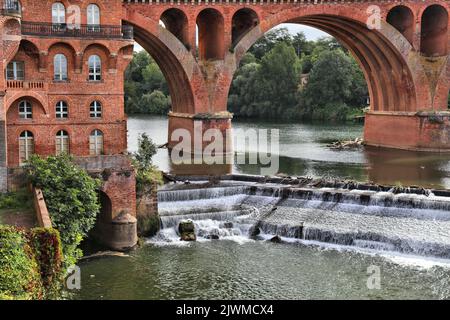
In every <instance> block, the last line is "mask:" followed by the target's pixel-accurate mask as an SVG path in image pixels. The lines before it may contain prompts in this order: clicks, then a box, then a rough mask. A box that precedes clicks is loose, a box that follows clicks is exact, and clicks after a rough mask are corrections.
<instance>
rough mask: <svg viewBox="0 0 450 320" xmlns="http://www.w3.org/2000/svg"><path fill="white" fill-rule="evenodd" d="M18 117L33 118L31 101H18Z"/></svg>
mask: <svg viewBox="0 0 450 320" xmlns="http://www.w3.org/2000/svg"><path fill="white" fill-rule="evenodd" d="M19 118H20V119H32V118H33V107H32V106H31V102H30V101H27V100H24V101H21V102H20V103H19Z"/></svg>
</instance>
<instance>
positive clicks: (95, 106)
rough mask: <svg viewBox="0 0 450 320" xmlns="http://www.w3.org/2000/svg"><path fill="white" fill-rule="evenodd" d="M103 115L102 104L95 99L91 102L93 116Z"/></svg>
mask: <svg viewBox="0 0 450 320" xmlns="http://www.w3.org/2000/svg"><path fill="white" fill-rule="evenodd" d="M101 117H102V104H101V103H100V102H98V101H93V102H92V103H91V118H101Z"/></svg>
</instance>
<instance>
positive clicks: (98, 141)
mask: <svg viewBox="0 0 450 320" xmlns="http://www.w3.org/2000/svg"><path fill="white" fill-rule="evenodd" d="M2 7H3V9H2V16H1V19H2V20H3V21H2V24H3V30H2V31H3V32H2V33H3V38H2V40H3V46H2V49H1V50H2V52H0V55H1V56H3V59H2V60H3V61H9V62H8V64H7V65H6V66H3V70H5V75H4V77H3V79H2V80H0V92H1V95H2V96H3V97H1V98H2V99H1V100H3V101H2V102H1V104H2V105H1V107H0V121H1V133H0V139H1V143H0V147H1V150H0V154H1V156H0V161H2V162H3V163H1V164H0V167H8V168H11V167H17V166H20V165H21V164H22V163H24V161H26V160H27V159H28V158H29V157H30V155H31V154H33V153H38V154H41V155H51V154H58V153H61V152H67V153H70V154H73V155H76V156H89V155H91V156H93V155H102V154H104V155H111V154H120V153H123V152H125V151H126V148H127V141H126V131H127V126H126V115H125V114H124V108H123V105H124V101H123V99H124V98H123V97H124V95H123V94H124V85H123V76H117V75H120V74H121V73H123V72H124V70H125V69H126V67H127V65H128V63H129V62H130V61H131V59H132V54H133V33H132V29H131V28H130V27H126V26H125V27H124V26H122V24H121V18H120V14H121V2H120V1H115V0H101V1H81V0H79V1H70V2H69V1H67V0H61V1H54V0H47V1H46V0H44V1H42V0H40V1H36V0H21V1H20V2H19V1H17V0H3V6H2ZM8 54H11V55H13V56H12V57H8ZM2 63H3V62H2ZM5 122H6V125H5Z"/></svg>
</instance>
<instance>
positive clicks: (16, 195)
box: [0, 190, 33, 209]
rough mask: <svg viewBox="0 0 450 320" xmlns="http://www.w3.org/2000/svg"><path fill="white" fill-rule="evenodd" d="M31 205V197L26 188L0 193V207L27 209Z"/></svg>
mask: <svg viewBox="0 0 450 320" xmlns="http://www.w3.org/2000/svg"><path fill="white" fill-rule="evenodd" d="M32 207H33V199H32V198H31V196H30V192H28V191H27V190H20V191H17V192H10V193H0V209H27V208H32Z"/></svg>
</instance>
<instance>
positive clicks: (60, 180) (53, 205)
mask: <svg viewBox="0 0 450 320" xmlns="http://www.w3.org/2000/svg"><path fill="white" fill-rule="evenodd" d="M27 173H28V177H29V179H30V182H31V183H32V184H33V185H34V186H36V187H38V188H41V190H42V192H43V194H44V197H45V202H46V204H47V208H48V211H49V214H50V218H51V219H52V223H53V225H54V226H55V228H56V229H58V230H59V232H60V234H61V242H62V246H63V252H64V266H65V268H67V267H70V266H72V265H73V264H75V263H76V261H77V259H79V258H80V257H81V256H82V252H81V250H80V249H79V248H78V245H79V244H80V243H81V241H82V240H83V238H84V237H86V236H87V234H88V232H89V231H90V230H91V229H92V228H93V227H94V225H95V222H96V218H97V214H98V213H99V211H100V204H99V201H98V195H97V189H98V188H99V187H100V181H99V180H97V179H93V178H91V177H90V176H89V175H88V174H87V172H86V171H84V170H82V169H80V168H79V167H78V166H76V165H75V164H74V163H73V161H72V158H71V157H70V156H68V155H60V156H51V157H48V158H46V159H43V158H40V157H39V156H36V155H34V156H33V157H31V159H30V161H29V163H28V165H27Z"/></svg>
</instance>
